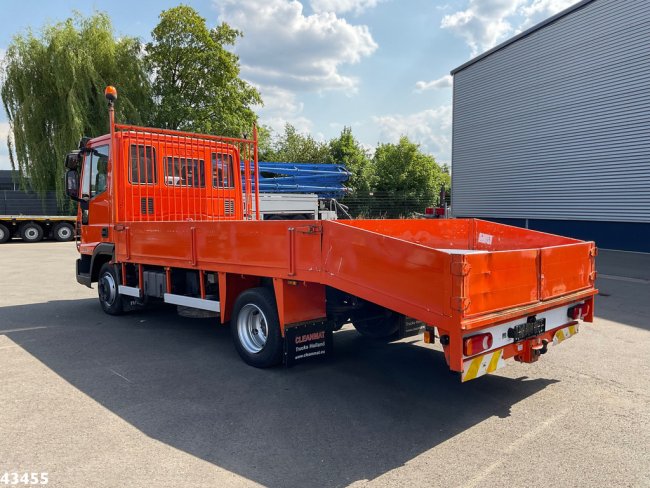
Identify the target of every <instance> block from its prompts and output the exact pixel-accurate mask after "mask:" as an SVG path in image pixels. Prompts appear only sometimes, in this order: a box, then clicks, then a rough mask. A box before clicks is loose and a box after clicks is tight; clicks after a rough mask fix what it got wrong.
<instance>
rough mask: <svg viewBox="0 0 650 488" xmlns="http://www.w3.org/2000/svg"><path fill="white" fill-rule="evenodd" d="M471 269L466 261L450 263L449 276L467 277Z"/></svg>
mask: <svg viewBox="0 0 650 488" xmlns="http://www.w3.org/2000/svg"><path fill="white" fill-rule="evenodd" d="M471 269H472V265H471V264H469V263H468V262H467V261H452V263H451V274H452V275H454V276H467V275H468V274H469V272H470V271H471Z"/></svg>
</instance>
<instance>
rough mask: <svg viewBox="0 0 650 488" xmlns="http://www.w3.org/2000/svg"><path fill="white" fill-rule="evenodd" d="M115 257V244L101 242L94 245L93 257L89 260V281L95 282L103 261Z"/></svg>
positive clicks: (108, 260) (105, 261) (111, 259)
mask: <svg viewBox="0 0 650 488" xmlns="http://www.w3.org/2000/svg"><path fill="white" fill-rule="evenodd" d="M114 257H115V244H113V243H110V242H102V243H100V244H98V245H97V247H95V250H94V251H93V257H92V258H91V260H90V282H91V283H95V282H97V280H98V279H99V270H100V269H101V268H102V266H103V265H104V264H105V263H109V262H111V261H113V259H114Z"/></svg>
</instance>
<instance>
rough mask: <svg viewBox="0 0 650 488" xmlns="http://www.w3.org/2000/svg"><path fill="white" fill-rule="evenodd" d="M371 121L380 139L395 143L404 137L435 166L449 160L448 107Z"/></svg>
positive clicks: (449, 111)
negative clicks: (427, 155)
mask: <svg viewBox="0 0 650 488" xmlns="http://www.w3.org/2000/svg"><path fill="white" fill-rule="evenodd" d="M373 120H374V122H375V123H376V124H377V125H378V126H379V129H380V138H381V140H384V141H389V142H397V141H398V140H399V138H400V137H401V136H407V137H408V138H409V139H411V140H412V141H414V142H417V143H419V144H421V146H422V149H423V150H424V151H426V152H429V153H431V154H433V155H434V157H435V158H436V161H438V162H439V163H449V162H450V161H451V105H442V106H440V107H436V108H432V109H427V110H423V111H421V112H416V113H413V114H407V115H401V114H393V115H382V116H377V117H374V118H373Z"/></svg>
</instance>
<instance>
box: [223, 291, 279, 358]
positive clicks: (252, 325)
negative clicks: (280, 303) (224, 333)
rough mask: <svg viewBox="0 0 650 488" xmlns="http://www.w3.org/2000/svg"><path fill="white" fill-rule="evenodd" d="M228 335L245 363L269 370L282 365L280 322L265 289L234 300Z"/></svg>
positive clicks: (271, 299)
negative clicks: (229, 334)
mask: <svg viewBox="0 0 650 488" xmlns="http://www.w3.org/2000/svg"><path fill="white" fill-rule="evenodd" d="M230 331H231V334H232V338H233V342H234V344H235V349H237V352H238V353H239V355H240V356H241V358H242V359H243V360H244V362H245V363H247V364H249V365H251V366H255V367H256V368H269V367H271V366H275V365H276V364H279V363H281V362H282V350H283V342H282V334H281V333H280V319H279V318H278V310H277V306H276V304H275V296H274V294H273V292H272V291H271V290H269V289H268V288H251V289H249V290H246V291H244V292H242V293H241V294H240V295H239V297H237V300H236V301H235V306H234V308H233V313H232V319H231V321H230Z"/></svg>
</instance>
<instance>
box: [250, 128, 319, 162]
mask: <svg viewBox="0 0 650 488" xmlns="http://www.w3.org/2000/svg"><path fill="white" fill-rule="evenodd" d="M328 153H329V148H328V145H327V144H325V143H323V142H319V141H317V140H316V139H314V138H313V137H312V136H310V135H309V134H301V133H300V132H298V131H297V130H296V128H295V127H294V126H293V125H291V124H286V125H285V126H284V133H282V134H280V135H278V136H276V137H274V138H273V142H272V144H271V147H270V148H267V150H266V151H265V154H264V156H265V157H266V158H267V159H266V160H267V161H280V162H287V163H325V162H327V160H328ZM260 160H262V159H261V158H260Z"/></svg>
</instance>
